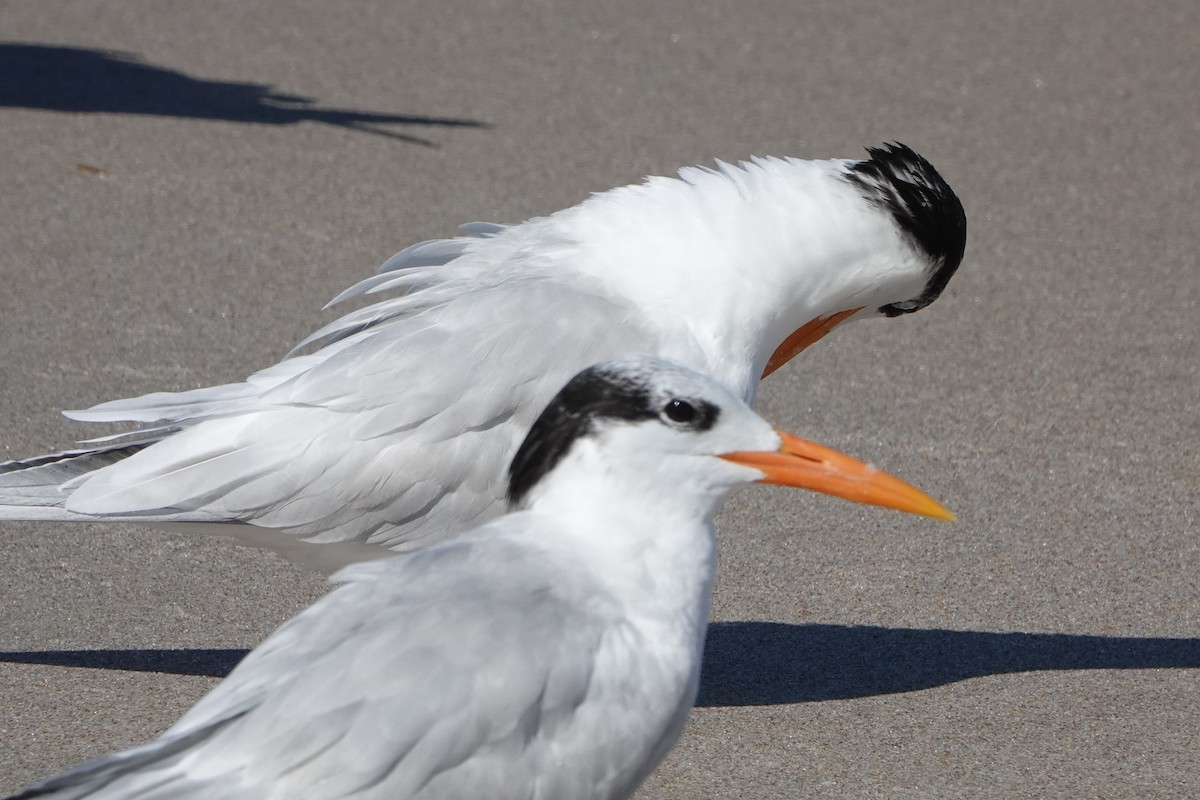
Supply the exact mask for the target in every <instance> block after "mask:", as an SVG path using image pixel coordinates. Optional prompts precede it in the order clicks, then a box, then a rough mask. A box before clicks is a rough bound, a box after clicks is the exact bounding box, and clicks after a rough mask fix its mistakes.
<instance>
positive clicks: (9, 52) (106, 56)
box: [0, 42, 489, 147]
mask: <svg viewBox="0 0 1200 800" xmlns="http://www.w3.org/2000/svg"><path fill="white" fill-rule="evenodd" d="M0 76H3V77H2V79H0V107H11V108H35V109H45V110H49V111H64V112H71V113H76V114H82V113H107V114H147V115H153V116H160V117H181V118H185V119H207V120H222V121H225V122H249V123H255V124H259V125H293V124H295V123H298V122H320V123H324V124H326V125H334V126H336V127H339V128H350V129H352V130H358V131H365V132H367V133H373V134H376V135H379V136H387V137H389V138H393V139H400V140H402V141H406V142H412V143H414V144H420V145H425V146H427V147H434V146H436V145H435V144H434V143H433V142H431V141H429V140H428V139H423V138H421V137H419V136H415V135H412V134H409V133H401V132H398V131H393V130H385V129H383V128H381V127H380V126H382V125H396V126H426V127H430V126H441V127H459V128H461V127H471V128H486V127H489V126H488V125H487V123H484V122H479V121H477V120H472V119H454V118H447V117H424V116H414V115H411V114H381V113H375V112H371V111H356V110H351V109H338V108H321V107H320V106H318V105H315V102H316V101H315V100H313V99H312V98H310V97H300V96H297V95H288V94H279V93H277V92H275V91H273V90H272V88H271V87H270V86H266V85H262V84H257V83H227V82H223V81H209V80H203V79H201V78H193V77H191V76H190V75H185V74H184V73H182V72H177V71H175V70H171V69H166V68H164V67H156V66H153V65H151V64H147V63H145V62H143V61H141V60H140V59H139V58H138V57H137V56H135V55H131V54H129V53H119V52H114V51H105V50H87V49H82V48H76V47H53V46H49V45H36V44H21V43H15V42H0Z"/></svg>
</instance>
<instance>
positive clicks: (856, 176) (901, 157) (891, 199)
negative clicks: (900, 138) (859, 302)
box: [846, 142, 967, 317]
mask: <svg viewBox="0 0 1200 800" xmlns="http://www.w3.org/2000/svg"><path fill="white" fill-rule="evenodd" d="M867 153H869V154H870V156H871V160H870V161H859V162H858V163H856V164H854V165H852V166H851V167H850V171H849V172H848V173H847V174H846V177H847V179H848V180H849V181H850V182H851V183H852V184H854V185H855V186H856V187H857V188H858V189H859V191H861V192H862V194H863V196H864V197H866V198H867V199H868V200H869V201H871V202H872V203H875V204H877V205H879V206H880V207H882V208H884V209H886V210H887V211H888V213H890V214H891V215H892V217H893V218H895V220H896V224H897V225H899V226H900V229H901V230H903V231H904V232H905V233H907V234H908V235H909V236H911V237H912V238H913V240H914V241H915V242H916V243H917V245H918V246H919V247H920V248H921V249H922V250H924V251H925V252H926V253H928V254H929V257H930V258H931V259H932V260H933V263H934V265H935V266H934V270H933V273H932V274H931V275H930V276H929V281H928V282H927V283H926V284H925V291H923V292H922V293H921V294H920V295H919V296H917V297H914V298H913V299H911V300H907V301H905V302H902V303H891V304H889V305H886V306H883V307H882V308H880V309H879V311H880V312H881V313H882V314H885V315H886V316H889V317H896V316H899V315H901V314H910V313H912V312H913V311H919V310H921V309H922V308H924V307H925V306H927V305H929V304H930V303H932V302H933V301H934V300H936V299H937V298H938V295H940V294H941V293H942V290H943V289H945V288H946V284H947V283H949V282H950V278H951V277H953V275H954V272H955V270H957V269H958V265H959V264H961V263H962V257H963V252H964V251H965V250H966V247H967V215H966V212H964V211H963V207H962V203H961V202H959V200H958V197H957V195H955V194H954V190H953V189H951V188H950V184H948V183H946V181H944V180H943V179H942V176H941V175H939V174H938V171H937V170H936V169H934V168H933V165H932V164H930V163H929V162H928V161H926V160H925V159H924V158H922V157H921V156H920V155H918V154H917V153H916V152H914V151H913V150H912V148H910V147H908V146H906V145H903V144H900V143H899V142H892V143H890V144H885V145H884V146H883V147H868V148H867Z"/></svg>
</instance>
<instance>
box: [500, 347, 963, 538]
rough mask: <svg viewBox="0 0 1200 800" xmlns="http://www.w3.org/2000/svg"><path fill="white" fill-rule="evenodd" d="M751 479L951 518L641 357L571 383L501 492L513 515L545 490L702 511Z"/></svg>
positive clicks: (687, 374) (698, 380)
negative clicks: (624, 499)
mask: <svg viewBox="0 0 1200 800" xmlns="http://www.w3.org/2000/svg"><path fill="white" fill-rule="evenodd" d="M755 481H761V482H764V483H777V484H782V485H788V486H796V487H801V488H807V489H813V490H815V491H819V492H824V493H827V494H833V495H837V496H839V497H845V498H847V499H850V500H854V501H855V502H863V503H872V504H876V505H884V506H888V507H891V508H897V509H900V510H904V511H910V512H913V513H918V514H925V515H927V516H933V517H938V518H942V519H952V515H950V513H949V512H948V511H946V510H945V509H944V508H942V507H941V506H940V505H938V504H937V503H936V502H935V501H933V500H932V499H931V498H929V497H928V496H926V495H925V494H923V493H921V492H919V491H918V490H916V489H914V488H912V487H910V486H908V485H907V484H905V483H903V482H902V481H899V480H897V479H895V478H893V477H891V476H889V475H887V474H886V473H883V472H880V471H879V470H877V469H875V468H874V467H871V466H869V465H867V464H863V463H862V462H859V461H856V460H854V459H851V458H849V457H847V456H843V455H841V454H840V453H837V452H835V451H832V450H829V449H827V448H824V447H821V446H819V445H815V444H812V443H811V442H806V441H804V440H803V439H800V438H798V437H795V436H793V435H791V434H787V433H782V432H779V431H775V430H772V428H771V426H770V425H769V424H768V423H767V422H766V421H765V420H763V419H762V418H761V417H759V416H758V415H757V414H755V413H754V412H753V411H751V410H750V408H749V407H748V406H747V405H746V404H745V403H744V402H742V401H741V400H740V399H739V398H737V397H736V396H735V395H734V394H733V392H731V391H730V390H729V389H727V388H725V387H724V386H721V385H720V384H719V383H717V382H716V381H714V380H713V379H711V378H708V377H706V376H704V375H702V374H700V373H699V372H696V371H695V370H692V369H690V368H688V367H685V366H682V365H680V364H678V363H675V362H672V361H667V360H664V359H660V358H655V357H651V356H633V357H629V358H625V359H621V360H618V361H611V362H606V363H603V364H597V365H596V366H593V367H589V368H588V369H586V370H584V371H583V372H581V373H579V374H578V375H576V376H575V377H574V378H572V379H571V381H570V382H568V383H567V385H566V386H565V387H563V389H562V390H561V391H560V392H559V393H558V395H557V396H556V397H555V398H554V399H553V400H552V401H551V402H550V404H549V405H548V406H547V407H546V409H545V411H543V412H542V414H541V416H540V417H539V418H538V419H537V421H536V422H535V423H534V425H533V427H532V428H531V429H530V432H529V434H528V436H527V437H526V438H525V441H524V443H523V444H522V445H521V447H520V449H519V450H518V452H517V455H516V456H515V457H514V459H513V462H512V466H511V468H510V469H509V493H508V497H509V503H510V505H511V506H512V507H514V508H525V507H530V506H535V505H536V504H537V503H538V502H539V500H540V499H542V498H544V497H545V496H546V495H547V494H549V493H557V494H560V495H561V494H564V493H565V494H567V495H569V496H572V497H576V498H586V497H596V496H600V497H604V498H608V499H609V500H611V499H612V498H629V499H630V500H631V501H634V502H639V503H642V504H650V505H653V506H658V507H660V508H661V507H670V508H674V507H678V506H680V505H685V506H693V507H695V508H694V510H695V512H697V513H699V514H701V515H703V516H709V515H711V513H712V511H713V510H715V508H716V506H717V504H718V503H719V502H720V500H721V499H722V498H723V497H724V495H725V494H726V493H728V492H729V491H730V490H731V489H733V488H735V487H737V486H741V485H744V484H748V483H753V482H755ZM613 490H615V491H613ZM635 498H636V500H635Z"/></svg>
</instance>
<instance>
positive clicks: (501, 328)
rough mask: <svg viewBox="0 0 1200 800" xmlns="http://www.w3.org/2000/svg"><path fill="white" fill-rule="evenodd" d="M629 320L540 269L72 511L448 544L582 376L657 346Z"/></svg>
mask: <svg viewBox="0 0 1200 800" xmlns="http://www.w3.org/2000/svg"><path fill="white" fill-rule="evenodd" d="M547 309H549V312H547ZM555 309H561V313H556V312H555ZM626 316H627V311H626V309H623V308H619V307H616V306H614V304H613V303H611V302H610V301H608V300H605V299H603V298H600V297H598V296H596V295H591V294H587V293H585V292H580V291H577V290H573V289H568V288H564V287H562V286H560V285H557V284H555V283H554V282H552V281H545V280H538V281H529V282H526V283H523V284H521V285H512V284H510V285H508V286H506V287H504V289H503V290H497V291H494V292H486V291H485V292H479V293H473V294H471V295H467V296H464V297H462V298H460V300H459V301H457V302H455V303H453V304H451V305H449V306H446V307H443V308H438V309H434V310H431V311H427V312H425V313H423V314H418V315H416V316H414V317H402V318H399V319H396V320H394V321H392V322H390V323H389V324H387V325H385V326H381V327H379V328H378V329H374V328H373V329H371V330H369V331H367V332H365V333H359V334H356V335H355V336H352V337H350V338H347V339H343V340H341V341H339V342H338V343H337V345H335V346H336V347H338V349H337V351H336V352H335V353H334V354H332V355H330V356H328V357H327V358H326V359H325V360H324V361H321V362H320V363H317V364H315V365H313V366H312V367H311V368H310V369H307V370H305V371H303V372H300V373H298V374H296V375H294V376H292V377H290V378H289V379H288V380H286V381H284V382H282V383H280V384H278V385H276V386H273V387H272V388H270V389H268V390H267V391H265V392H264V393H263V394H262V395H260V396H259V397H258V398H257V400H256V402H255V404H254V405H253V407H250V408H245V409H242V410H239V411H238V412H236V413H231V414H228V415H225V416H214V417H207V418H204V419H201V420H199V421H197V422H195V423H194V424H189V425H188V426H186V427H185V428H184V429H183V430H181V431H179V432H178V433H175V434H173V435H171V436H169V437H167V438H165V439H163V440H162V441H161V442H159V443H157V444H155V445H154V446H152V447H148V448H146V449H144V450H142V451H141V452H138V453H136V454H134V455H132V456H130V457H129V458H127V459H124V460H123V461H121V462H119V463H116V464H113V465H112V466H109V467H106V468H105V469H103V470H101V471H99V472H97V473H95V474H93V475H91V476H89V477H87V478H86V479H85V480H84V481H82V482H80V483H79V484H78V487H77V488H75V489H74V493H73V494H72V495H71V496H70V497H69V498H68V500H67V502H66V508H67V509H68V510H69V511H72V512H77V513H83V514H95V515H126V516H127V515H131V514H145V513H151V514H158V513H163V512H164V511H171V512H189V513H199V514H203V515H205V516H206V517H216V518H221V519H227V520H231V521H240V522H246V523H250V524H251V525H252V526H260V527H263V528H268V529H274V530H276V531H280V532H283V533H286V534H288V535H290V536H292V537H296V538H298V539H300V540H302V541H303V542H306V543H310V544H316V545H325V544H333V543H355V544H359V545H363V546H364V547H363V552H362V553H361V555H360V554H358V553H351V552H350V551H347V553H348V555H347V561H352V560H358V558H360V557H374V556H375V552H378V551H379V550H380V549H382V548H392V549H411V548H414V547H420V546H423V545H426V544H429V543H432V542H436V541H440V540H444V539H445V538H447V537H448V536H451V535H453V534H455V533H457V532H459V531H461V530H464V529H466V528H468V527H471V526H472V525H474V524H476V523H477V522H479V521H481V520H482V519H484V518H486V517H489V516H494V515H496V514H498V513H499V512H501V511H502V510H503V495H504V492H505V488H506V471H507V467H508V463H509V461H510V459H511V457H512V455H513V453H514V452H515V450H516V448H517V446H518V445H519V444H520V441H521V438H522V437H523V436H524V434H525V432H526V431H527V430H528V428H529V426H530V425H531V424H532V422H533V419H534V417H535V416H536V415H537V414H538V413H540V411H541V409H542V407H543V406H544V405H545V403H547V402H548V401H549V399H550V398H551V397H552V396H553V395H554V393H555V392H556V391H558V389H559V388H561V386H562V385H563V384H565V383H566V381H567V380H568V379H569V378H570V376H571V375H573V374H574V373H575V372H577V371H578V370H580V369H582V368H583V367H585V366H588V365H590V364H592V363H594V362H596V361H600V360H603V359H605V358H610V357H614V356H617V355H621V354H624V353H626V352H628V351H630V350H645V349H653V342H648V341H647V338H648V337H647V334H645V333H644V332H643V331H641V330H639V329H638V328H637V326H636V324H635V323H634V322H629V323H626V324H620V323H617V324H614V319H616V320H620V319H622V318H623V317H626ZM285 363H286V362H285ZM229 531H230V532H232V533H233V534H234V535H236V534H237V529H229ZM276 549H280V548H276ZM372 550H374V551H375V552H372ZM284 554H285V555H287V556H289V557H291V558H293V559H296V560H303V557H302V556H301V557H299V558H298V557H297V554H296V553H295V552H285V553H284ZM339 565H340V564H339V563H338V562H336V561H335V562H334V563H333V564H332V565H331V564H328V563H326V564H321V565H319V566H322V567H325V568H328V567H330V566H334V567H336V566H339Z"/></svg>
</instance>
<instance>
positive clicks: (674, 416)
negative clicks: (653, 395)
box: [663, 400, 698, 425]
mask: <svg viewBox="0 0 1200 800" xmlns="http://www.w3.org/2000/svg"><path fill="white" fill-rule="evenodd" d="M697 413H698V412H697V411H696V407H695V406H694V405H692V404H691V403H689V402H688V401H686V400H669V401H667V404H666V405H665V406H663V414H664V415H666V417H667V419H669V420H671V421H672V422H678V423H679V424H681V425H687V424H688V423H690V422H694V421H695V420H696V414H697Z"/></svg>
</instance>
